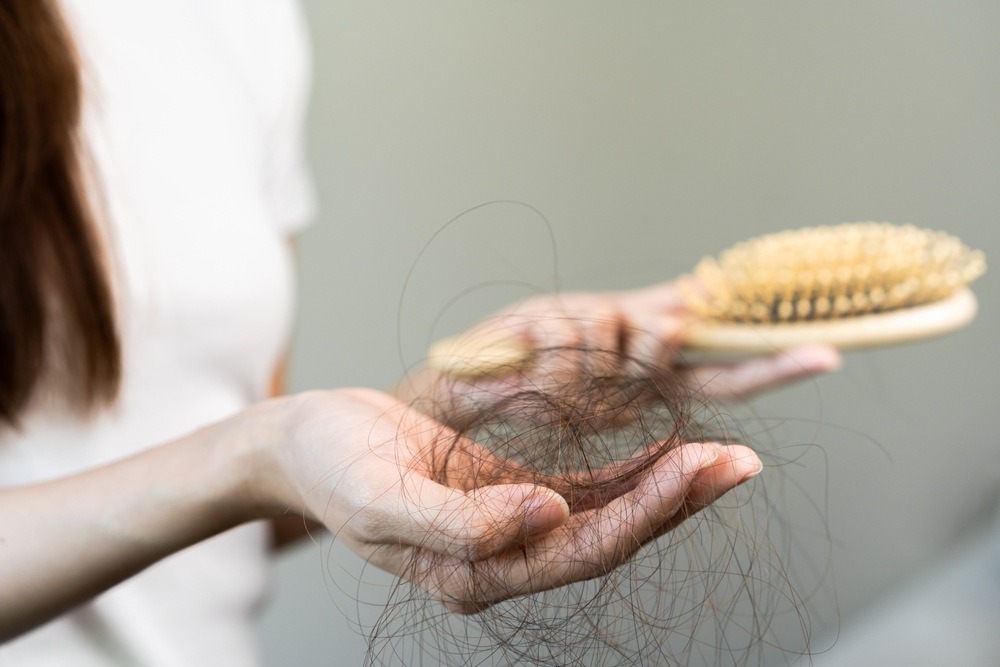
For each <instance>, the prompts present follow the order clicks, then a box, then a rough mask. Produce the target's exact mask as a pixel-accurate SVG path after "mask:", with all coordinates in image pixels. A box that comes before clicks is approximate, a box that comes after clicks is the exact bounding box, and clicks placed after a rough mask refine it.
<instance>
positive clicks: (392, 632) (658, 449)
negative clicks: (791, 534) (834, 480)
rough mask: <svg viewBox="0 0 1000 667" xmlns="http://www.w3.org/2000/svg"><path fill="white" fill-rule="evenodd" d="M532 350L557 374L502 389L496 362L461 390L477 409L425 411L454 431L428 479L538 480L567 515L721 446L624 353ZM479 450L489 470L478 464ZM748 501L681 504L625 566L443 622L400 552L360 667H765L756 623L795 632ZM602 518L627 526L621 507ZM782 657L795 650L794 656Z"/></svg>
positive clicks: (794, 600) (664, 378) (445, 382)
mask: <svg viewBox="0 0 1000 667" xmlns="http://www.w3.org/2000/svg"><path fill="white" fill-rule="evenodd" d="M545 354H546V355H548V357H549V359H550V360H551V359H556V360H557V362H558V361H562V362H564V363H555V364H553V366H554V367H560V368H562V369H563V370H562V371H560V372H559V373H558V375H554V376H553V377H548V378H545V380H546V381H545V383H544V385H542V384H537V383H522V382H518V383H516V387H515V385H512V384H511V383H510V382H508V381H507V380H506V378H508V377H510V376H511V375H513V374H516V372H517V371H516V370H514V369H506V370H507V371H508V372H503V371H500V372H496V373H493V374H491V376H490V377H486V378H480V379H478V380H477V381H476V382H477V384H478V385H479V386H480V389H482V388H486V389H485V394H483V392H482V391H481V392H480V395H479V398H478V399H477V400H475V401H470V402H469V403H468V404H467V405H465V406H464V408H462V407H456V406H455V405H451V404H450V405H449V406H448V409H447V411H444V412H442V413H441V414H435V415H434V416H435V417H437V418H447V422H448V424H449V425H450V426H451V427H453V428H454V434H452V435H449V436H447V437H446V439H445V441H443V442H436V443H434V445H433V448H434V451H433V452H431V455H430V456H429V457H428V458H429V460H431V461H432V475H433V476H434V478H435V480H436V481H437V482H439V483H442V484H446V485H449V486H453V487H458V488H463V489H466V490H468V489H470V488H476V487H482V486H488V485H492V484H507V483H521V482H526V483H532V484H540V485H544V486H547V487H549V488H552V489H554V490H556V491H557V492H558V493H559V494H561V495H562V496H563V497H564V498H565V499H566V501H567V503H568V505H569V507H570V511H571V513H577V512H585V511H588V510H598V511H601V510H602V509H603V510H605V511H607V510H608V508H609V507H611V506H610V505H609V501H611V500H613V499H616V498H619V497H621V496H622V495H623V494H625V493H627V492H628V491H630V490H632V489H634V488H635V487H636V486H637V484H638V483H639V481H640V479H641V477H642V476H643V475H644V473H646V472H647V471H649V470H650V469H651V468H652V467H653V466H654V465H655V464H656V463H657V462H658V461H660V460H661V459H662V458H663V457H665V456H667V455H669V454H670V453H671V452H673V451H674V450H676V449H677V448H678V447H680V446H681V445H683V444H684V443H688V442H704V441H718V442H731V441H734V440H735V439H736V438H735V437H733V435H734V434H738V433H739V431H738V429H737V428H736V427H735V426H734V425H733V424H732V423H730V422H731V420H729V419H727V418H726V417H725V415H723V414H722V413H720V412H719V411H717V410H716V409H714V408H713V407H712V406H711V405H710V404H709V403H708V402H707V401H705V400H703V399H702V398H700V397H699V392H698V391H697V390H696V389H693V388H692V387H690V386H689V385H688V384H687V383H686V382H684V381H683V380H682V379H681V378H680V376H675V375H671V374H670V373H669V372H664V370H663V369H652V368H647V367H644V366H643V364H641V363H640V362H638V361H636V360H635V359H632V358H629V357H627V356H626V355H625V354H624V353H623V352H620V351H605V350H594V349H581V348H562V349H556V350H549V351H547V352H545ZM467 382H468V380H466V379H461V378H445V379H442V380H439V382H438V385H437V386H435V387H434V393H435V395H441V394H442V391H443V393H447V392H449V391H454V392H457V393H461V392H463V391H465V390H466V389H467V387H465V386H458V385H462V384H464V383H467ZM484 395H485V396H486V397H485V398H484ZM426 407H427V406H426V404H425V405H422V408H426ZM470 440H471V441H474V442H475V443H477V444H478V445H480V446H482V447H485V449H482V448H481V447H475V446H470V444H469V443H470ZM483 452H486V453H485V454H484V453H483ZM484 456H485V457H488V458H489V459H490V460H489V461H488V465H487V462H486V461H478V462H477V457H478V458H479V459H481V458H483V457H484ZM456 460H461V461H462V464H461V465H458V466H456V465H455V461H456ZM498 462H499V465H497V464H498ZM456 470H457V471H458V472H456ZM749 493H750V492H749V491H746V490H740V491H738V492H735V493H731V494H730V495H728V496H727V497H726V499H723V500H722V501H721V502H718V503H716V504H713V505H712V506H711V507H710V508H702V507H696V506H687V507H683V508H682V509H681V510H680V512H679V513H678V515H677V518H676V520H671V524H670V526H669V528H672V530H670V532H667V533H665V534H664V535H662V536H659V537H658V538H657V539H653V540H649V539H648V538H649V537H650V536H648V535H637V536H636V540H635V542H634V543H633V544H631V545H625V546H624V547H623V548H624V549H627V550H628V553H626V554H623V556H627V557H628V558H626V559H625V560H626V564H625V565H623V566H621V567H617V568H615V567H611V566H607V567H598V568H597V569H596V570H595V572H594V575H595V576H594V578H592V579H590V580H589V581H584V582H580V583H575V584H572V585H569V586H563V587H560V588H556V589H554V590H549V591H546V592H543V593H536V594H531V595H522V596H516V597H513V598H512V599H509V600H506V601H504V602H501V603H499V604H496V605H493V606H490V607H489V608H487V609H484V610H481V611H478V612H476V613H472V614H469V615H459V614H454V613H451V612H449V611H447V610H446V609H445V608H444V607H443V606H442V605H441V604H440V603H438V602H435V601H434V600H432V599H431V598H430V596H429V595H428V594H427V593H425V592H423V590H422V588H421V587H420V585H419V584H420V583H421V581H420V577H421V576H422V575H421V573H422V572H426V571H427V567H426V565H427V564H426V562H417V560H416V559H415V561H414V562H413V563H412V565H411V568H410V571H409V572H406V573H404V575H403V576H402V577H400V578H399V579H398V580H397V581H396V583H395V584H394V586H393V587H392V593H391V595H390V600H389V603H388V604H387V606H386V607H385V609H384V610H383V612H382V613H381V616H380V618H379V619H378V621H377V622H376V623H375V625H374V627H372V628H371V630H370V634H369V650H368V655H367V663H368V664H373V665H375V664H385V665H396V664H406V665H418V664H435V665H436V664H446V665H560V666H565V665H588V666H591V665H697V664H706V665H717V664H764V662H765V660H767V661H768V664H771V660H772V659H773V658H774V645H775V644H776V643H779V641H780V640H779V639H777V638H776V637H775V636H774V633H773V631H772V627H771V622H772V619H773V618H774V617H775V615H777V614H783V613H789V612H790V613H793V614H796V615H797V617H798V618H799V619H800V622H801V627H802V630H803V634H806V635H807V634H808V627H807V623H806V620H805V618H804V614H803V612H802V605H801V600H800V599H799V598H798V597H797V596H796V594H795V592H794V591H793V590H792V587H791V584H790V583H789V581H788V579H787V578H786V577H784V576H783V574H782V569H781V564H780V562H779V559H778V558H777V556H776V555H775V552H774V551H773V549H772V548H771V547H770V546H769V544H764V543H761V541H760V540H761V537H762V533H763V531H761V530H760V526H759V525H756V524H757V521H756V519H755V518H754V517H752V516H747V515H746V512H748V511H749V504H748V502H747V501H748V498H749ZM703 509H704V511H701V510H703ZM695 513H697V515H698V516H697V518H692V519H691V520H688V521H683V522H682V519H685V518H689V517H691V515H693V514H695ZM737 513H738V514H739V515H738V516H736V514H737ZM614 520H615V521H617V522H625V523H628V522H630V521H632V517H631V516H630V514H629V512H628V511H627V510H626V511H625V512H622V513H621V514H620V515H619V516H616V517H614ZM599 537H600V535H598V534H596V533H595V534H594V539H599ZM653 537H655V536H653ZM633 552H634V553H633ZM469 566H470V567H471V568H472V572H473V576H472V577H471V580H472V581H473V582H474V585H476V584H479V585H482V586H483V590H495V589H496V588H497V586H498V585H499V586H503V582H497V581H493V580H489V579H488V577H490V576H491V575H489V574H487V573H485V572H482V571H480V572H476V570H475V566H476V564H475V563H471V564H470V565H469ZM512 592H513V591H512ZM472 597H473V598H475V597H476V596H475V595H473V596H472ZM790 650H791V651H792V652H793V653H794V656H795V657H799V656H801V654H802V650H803V648H802V645H799V646H797V647H795V648H791V649H790ZM765 655H766V656H767V657H766V658H765Z"/></svg>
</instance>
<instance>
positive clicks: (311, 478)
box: [254, 390, 760, 613]
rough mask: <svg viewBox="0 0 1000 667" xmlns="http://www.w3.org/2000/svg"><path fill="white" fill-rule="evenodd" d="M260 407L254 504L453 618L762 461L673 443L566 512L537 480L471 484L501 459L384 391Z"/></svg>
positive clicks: (657, 523)
mask: <svg viewBox="0 0 1000 667" xmlns="http://www.w3.org/2000/svg"><path fill="white" fill-rule="evenodd" d="M262 409H264V410H266V411H268V417H267V418H266V420H265V423H269V424H271V426H270V427H268V428H264V429H262V430H261V432H262V433H265V434H266V433H269V432H270V433H272V434H274V433H275V431H274V430H273V426H274V425H275V424H286V425H287V430H285V429H280V430H279V431H277V433H285V434H286V436H285V437H284V441H283V442H282V443H281V444H280V445H278V446H268V447H264V448H262V449H261V450H260V451H261V458H260V465H259V469H260V470H261V471H262V472H261V474H260V475H259V482H258V484H257V485H256V486H255V487H254V488H255V493H256V494H257V498H258V500H257V502H258V503H259V504H260V505H261V507H262V508H267V509H266V512H268V513H270V514H278V513H281V512H287V511H294V512H302V513H303V515H304V517H305V518H308V519H314V520H317V521H320V522H321V523H323V524H324V525H325V526H326V527H327V528H328V529H329V530H330V531H331V532H332V533H333V534H334V535H335V536H336V537H337V539H340V540H343V541H344V542H345V543H346V544H347V545H348V546H350V547H351V548H352V549H353V550H354V551H355V552H357V553H358V554H359V555H360V556H361V557H362V558H365V559H366V560H367V561H369V562H371V563H373V564H374V565H377V566H378V567H381V568H383V569H385V570H388V571H389V572H392V573H395V574H398V575H401V576H404V577H407V578H410V579H413V580H415V583H417V584H419V585H420V586H423V587H424V588H425V589H426V590H428V591H429V592H430V593H431V594H432V595H433V596H434V597H436V598H437V599H439V600H440V601H442V602H443V603H444V604H445V605H446V606H447V607H448V608H449V609H452V610H454V611H458V612H465V613H468V612H474V611H478V610H481V609H483V608H485V607H488V606H489V605H491V604H494V603H496V602H499V601H500V600H503V599H506V598H509V597H513V596H518V595H524V594H527V593H531V592H535V591H540V590H545V589H549V588H553V587H556V586H561V585H564V584H568V583H570V582H573V581H577V580H582V579H588V578H592V577H595V576H599V575H601V574H603V573H606V572H608V571H609V570H611V569H613V568H614V567H616V566H618V565H620V564H622V563H623V562H625V561H626V560H627V559H628V558H629V557H630V556H631V555H632V554H633V553H634V552H635V551H636V550H637V549H638V548H639V547H640V546H642V544H644V543H645V542H647V541H649V540H651V539H653V538H655V537H656V536H658V535H660V534H662V533H664V532H666V531H668V530H670V529H671V528H673V527H674V526H675V525H677V524H678V523H679V522H680V521H682V520H683V519H684V518H685V517H687V516H688V515H690V514H691V513H693V512H695V511H697V510H698V509H700V508H701V507H704V506H705V505H707V504H709V503H711V502H713V501H714V500H715V499H717V498H718V497H719V496H721V495H722V494H724V493H725V492H726V491H728V490H729V489H731V488H733V487H734V486H736V485H737V484H739V483H740V482H742V481H744V480H745V479H748V478H749V477H752V476H753V475H754V474H756V473H757V472H758V471H759V470H760V461H759V460H758V459H757V456H756V455H755V454H754V453H753V452H752V451H751V450H749V449H748V448H746V447H742V446H728V447H726V446H721V445H715V444H689V445H684V446H682V447H679V448H676V449H675V450H673V451H672V452H671V453H669V454H668V455H666V456H664V457H663V458H662V459H660V460H659V461H658V462H657V463H656V464H655V465H654V466H653V467H651V468H650V469H648V470H646V471H645V472H643V473H642V475H641V476H640V477H639V478H638V479H637V481H636V483H635V484H634V486H632V488H630V489H629V490H628V491H627V492H625V493H623V494H622V495H620V496H618V497H616V498H614V499H611V500H609V501H607V502H606V503H605V504H603V505H600V506H597V507H593V508H588V509H584V510H582V511H578V512H574V513H573V514H572V515H571V514H570V511H569V508H568V506H567V504H566V501H565V500H564V499H563V498H562V497H560V496H559V495H558V494H557V493H556V492H555V491H553V490H552V489H550V488H547V487H544V486H539V485H536V484H531V483H509V484H495V485H490V486H482V485H481V483H480V482H478V481H477V480H483V479H497V478H498V477H503V475H504V474H505V472H509V471H510V469H511V464H510V462H509V461H500V460H498V459H496V458H495V457H494V456H493V455H492V454H490V453H489V452H487V451H486V450H485V449H484V448H482V447H480V446H479V445H477V444H476V443H474V442H471V441H469V440H467V439H465V438H462V437H460V436H459V435H457V434H456V433H454V432H453V431H451V430H450V429H449V428H447V427H445V426H443V425H442V424H440V423H438V422H435V421H433V420H431V419H430V418H428V417H426V416H424V415H422V414H420V413H418V412H416V411H414V410H413V409H411V408H409V407H407V406H405V405H403V404H401V403H399V402H397V401H396V400H395V399H393V398H391V397H390V396H387V395H385V394H381V393H378V392H375V391H370V390H338V391H330V392H322V393H319V392H317V393H311V394H306V395H301V396H297V397H290V398H287V399H282V400H280V401H276V402H272V403H270V404H265V406H264V407H263V408H262ZM596 474H599V471H598V472H597V473H596ZM508 477H510V476H509V475H508ZM513 477H517V475H514V476H513ZM441 478H445V479H447V480H448V485H447V486H446V485H444V484H441V483H438V482H437V481H435V479H441Z"/></svg>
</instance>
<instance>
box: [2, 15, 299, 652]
mask: <svg viewBox="0 0 1000 667" xmlns="http://www.w3.org/2000/svg"><path fill="white" fill-rule="evenodd" d="M62 6H63V9H64V12H65V15H66V19H67V21H68V23H69V25H70V28H71V30H72V33H73V35H74V37H75V39H76V42H77V46H78V48H79V50H80V54H81V59H82V65H81V66H82V70H83V74H84V89H85V95H86V99H85V107H84V121H83V130H84V132H83V134H84V138H85V144H86V146H87V148H88V153H89V157H90V163H91V172H92V173H93V176H94V178H93V181H94V183H96V184H97V187H96V188H94V189H95V190H96V195H97V196H96V197H95V203H96V205H97V207H98V211H99V217H100V219H101V220H102V221H104V222H105V227H106V231H107V235H108V237H109V239H110V243H111V245H112V247H113V249H114V255H115V265H116V269H115V272H114V273H115V275H114V282H115V288H116V291H117V295H118V300H119V302H120V311H121V312H120V318H121V322H120V323H121V329H122V333H123V340H124V367H125V375H124V381H123V387H122V393H121V398H120V401H119V402H118V404H117V405H116V406H114V407H113V408H111V409H110V410H108V411H107V412H105V413H103V414H101V415H99V416H98V417H97V418H95V419H92V420H91V421H84V420H80V419H77V418H74V417H73V416H72V415H70V414H68V413H67V412H66V411H65V410H63V409H61V408H60V407H58V406H59V405H60V403H59V402H58V401H50V400H47V399H46V397H45V395H44V392H43V393H42V394H41V395H40V398H39V400H38V401H36V403H35V405H34V406H33V408H32V409H31V410H30V411H29V414H28V415H27V417H26V419H25V423H24V428H23V430H21V431H19V432H13V431H10V430H7V431H3V432H0V486H12V485H18V484H24V483H28V482H34V481H39V480H44V479H47V478H52V477H57V476H61V475H66V474H69V473H73V472H76V471H79V470H82V469H86V468H90V467H93V466H97V465H100V464H103V463H106V462H108V461H111V460H114V459H117V458H120V457H123V456H125V455H128V454H130V453H133V452H135V451H138V450H142V449H143V448H146V447H149V446H152V445H154V444H157V443H160V442H163V441H165V440H169V439H171V438H174V437H177V436H179V435H181V434H184V433H187V432H190V431H192V430H194V429H195V428H197V427H199V426H202V425H204V424H206V423H210V422H213V421H217V420H219V419H221V418H224V417H226V416H228V415H230V414H232V413H233V412H235V411H237V410H239V409H240V408H242V407H243V406H245V405H247V404H248V403H250V402H252V401H255V400H258V399H260V398H261V397H262V396H263V395H264V393H265V392H266V388H267V386H268V381H269V377H270V375H271V373H272V371H273V368H274V366H275V363H276V361H277V360H278V359H279V357H280V355H281V353H282V350H283V348H284V346H285V344H286V341H287V336H288V329H289V324H290V320H291V313H292V289H293V284H292V266H291V261H290V248H289V247H288V242H287V241H288V238H289V236H291V235H292V234H294V233H295V231H296V230H297V229H298V228H299V227H300V226H301V225H303V224H304V223H305V222H306V221H307V220H308V219H309V217H310V216H311V213H312V189H311V184H310V181H309V178H308V174H307V172H306V169H305V165H304V160H303V155H302V137H301V130H302V122H303V116H304V113H305V106H306V97H307V88H308V78H309V72H308V69H309V67H308V65H309V59H308V47H307V43H306V39H305V30H304V25H303V21H302V17H301V15H300V13H299V11H298V8H297V7H296V6H295V5H294V2H293V0H144V1H143V2H135V0H64V1H63V2H62ZM266 547H267V533H266V527H265V526H264V525H263V524H255V525H247V526H243V527H240V528H238V529H236V530H233V531H230V532H228V533H226V534H224V535H220V536H218V537H216V538H214V539H211V540H209V541H207V542H204V543H202V544H199V545H197V546H195V547H193V548H191V549H188V550H186V551H184V552H182V553H179V554H176V555H174V556H172V557H170V558H168V559H166V560H164V561H162V562H160V563H157V564H156V565H154V566H152V567H150V568H149V569H148V570H146V571H144V572H142V573H140V574H139V575H138V576H136V577H134V578H133V579H131V580H129V581H127V582H125V583H124V584H122V585H120V586H118V587H116V588H115V589H113V590H111V591H109V592H108V593H106V594H105V595H102V596H101V597H100V598H98V599H97V600H95V601H94V602H92V603H90V604H87V605H85V606H83V607H82V608H81V609H79V610H78V611H75V612H73V613H71V614H68V615H66V616H65V617H63V618H60V619H58V620H56V621H54V622H52V623H49V624H48V625H46V626H43V627H41V628H39V629H37V630H35V631H33V632H31V633H29V634H27V635H25V636H23V637H21V638H18V639H17V640H15V641H13V642H10V643H8V644H7V645H4V646H2V647H0V665H18V666H34V665H52V666H54V667H55V666H59V667H62V666H72V667H86V666H89V665H94V666H98V665H99V666H100V667H107V666H108V665H142V666H143V667H160V666H163V667H168V666H169V667H197V666H201V665H212V666H213V667H217V666H219V665H253V664H256V663H257V662H258V656H257V645H256V642H255V636H254V634H255V633H254V630H255V623H256V619H255V611H256V610H257V608H258V606H259V605H260V602H261V598H262V596H263V593H264V591H265V585H266V560H265V559H266ZM65 557H66V558H67V559H72V558H73V554H65Z"/></svg>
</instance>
